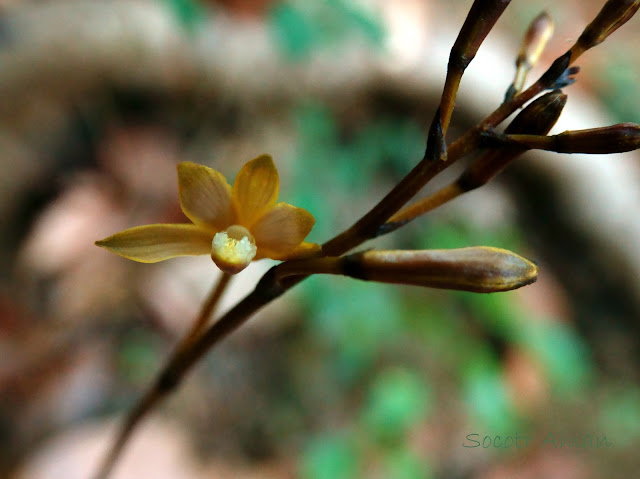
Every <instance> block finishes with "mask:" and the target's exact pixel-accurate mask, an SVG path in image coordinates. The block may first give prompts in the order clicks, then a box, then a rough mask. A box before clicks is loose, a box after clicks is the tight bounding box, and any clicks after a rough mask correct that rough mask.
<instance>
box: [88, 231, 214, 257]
mask: <svg viewBox="0 0 640 479" xmlns="http://www.w3.org/2000/svg"><path fill="white" fill-rule="evenodd" d="M211 238H212V237H211V234H210V233H209V232H208V231H206V230H204V229H202V228H200V227H198V226H195V225H189V224H155V225H144V226H136V227H135V228H130V229H128V230H124V231H121V232H119V233H116V234H114V235H112V236H109V237H108V238H105V239H103V240H101V241H96V245H97V246H101V247H102V248H106V249H108V250H109V251H111V252H113V253H115V254H117V255H120V256H123V257H125V258H128V259H131V260H133V261H138V262H140V263H157V262H158V261H164V260H166V259H170V258H175V257H176V256H189V255H200V254H210V253H211Z"/></svg>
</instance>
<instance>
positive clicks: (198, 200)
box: [178, 161, 234, 232]
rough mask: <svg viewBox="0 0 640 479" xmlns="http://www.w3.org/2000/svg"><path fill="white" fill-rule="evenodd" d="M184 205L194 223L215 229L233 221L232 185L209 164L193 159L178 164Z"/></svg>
mask: <svg viewBox="0 0 640 479" xmlns="http://www.w3.org/2000/svg"><path fill="white" fill-rule="evenodd" d="M178 190H179V195H180V206H181V208H182V211H183V212H184V214H185V215H187V218H189V219H190V220H191V221H193V223H194V224H196V225H198V226H201V227H203V228H208V229H211V230H212V231H214V232H217V231H220V230H223V229H225V228H227V227H228V226H230V225H231V224H233V220H234V217H233V216H234V214H233V208H232V206H231V186H229V183H227V180H226V179H225V177H224V176H223V175H222V174H221V173H219V172H217V171H216V170H214V169H212V168H209V167H208V166H204V165H198V164H196V163H192V162H190V161H183V162H182V163H180V164H178Z"/></svg>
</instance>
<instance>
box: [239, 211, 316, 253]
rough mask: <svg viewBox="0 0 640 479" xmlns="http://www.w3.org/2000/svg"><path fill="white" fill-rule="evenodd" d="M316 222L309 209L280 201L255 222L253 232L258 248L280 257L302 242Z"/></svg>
mask: <svg viewBox="0 0 640 479" xmlns="http://www.w3.org/2000/svg"><path fill="white" fill-rule="evenodd" d="M315 222H316V220H315V219H314V217H313V216H312V215H311V213H309V212H308V211H307V210H305V209H302V208H297V207H295V206H292V205H289V204H287V203H278V204H277V205H275V206H274V207H273V209H271V210H270V211H268V212H267V213H266V214H265V215H264V216H263V217H262V218H260V219H259V220H258V221H257V222H256V223H255V225H254V226H253V227H252V228H251V234H252V235H253V237H254V239H255V241H256V245H257V246H258V250H260V249H261V248H265V249H266V250H269V251H270V252H272V253H275V254H276V255H277V256H279V257H280V256H282V255H287V254H288V253H289V252H290V251H292V250H293V249H294V248H295V247H296V246H298V245H299V244H300V243H302V240H304V239H305V238H306V237H307V235H308V234H309V232H310V231H311V228H313V225H314V223H315ZM269 257H270V258H272V256H269ZM273 259H279V258H273Z"/></svg>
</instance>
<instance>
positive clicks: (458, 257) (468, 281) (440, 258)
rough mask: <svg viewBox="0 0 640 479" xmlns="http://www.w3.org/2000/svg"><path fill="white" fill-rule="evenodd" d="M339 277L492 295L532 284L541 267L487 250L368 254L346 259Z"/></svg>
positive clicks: (496, 250)
mask: <svg viewBox="0 0 640 479" xmlns="http://www.w3.org/2000/svg"><path fill="white" fill-rule="evenodd" d="M343 260H344V263H343V271H342V272H341V273H340V274H344V275H346V276H351V277H353V278H358V279H363V280H366V281H377V282H380V283H398V284H409V285H415V286H426V287H430V288H441V289H455V290H460V291H472V292H476V293H493V292H499V291H508V290H511V289H516V288H520V287H521V286H525V285H527V284H530V283H533V282H534V281H535V280H536V278H537V275H538V267H537V266H536V265H535V264H533V263H532V262H530V261H528V260H526V259H525V258H522V257H521V256H518V255H517V254H515V253H512V252H511V251H507V250H504V249H499V248H492V247H487V246H476V247H471V248H459V249H450V250H418V251H410V250H408V251H403V250H400V251H366V252H364V253H357V254H353V255H349V256H346V257H344V258H343Z"/></svg>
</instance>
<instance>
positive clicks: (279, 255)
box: [254, 241, 322, 261]
mask: <svg viewBox="0 0 640 479" xmlns="http://www.w3.org/2000/svg"><path fill="white" fill-rule="evenodd" d="M321 249H322V248H321V247H320V245H319V244H317V243H307V242H306V241H303V242H302V243H300V244H299V245H298V246H296V247H295V248H293V249H291V250H289V251H288V252H280V251H272V250H269V249H267V248H262V249H259V250H258V254H257V255H256V257H255V258H254V260H259V259H263V258H270V259H277V260H279V261H285V260H288V259H302V258H309V257H311V256H313V255H315V254H316V253H318V252H319V251H320V250H321Z"/></svg>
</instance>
